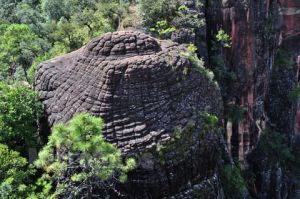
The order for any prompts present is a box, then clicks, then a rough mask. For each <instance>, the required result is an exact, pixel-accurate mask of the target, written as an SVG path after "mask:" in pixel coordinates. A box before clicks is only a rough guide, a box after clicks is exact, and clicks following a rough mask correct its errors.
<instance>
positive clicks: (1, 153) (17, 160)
mask: <svg viewBox="0 0 300 199" xmlns="http://www.w3.org/2000/svg"><path fill="white" fill-rule="evenodd" d="M33 173H34V170H33V169H32V168H31V167H29V166H28V162H27V160H26V159H25V158H23V157H21V156H20V154H19V153H18V152H16V151H12V150H10V149H9V148H8V147H7V146H6V145H3V144H0V198H3V199H6V198H11V199H14V198H16V199H17V198H23V197H24V195H26V194H27V192H28V191H29V186H28V184H30V183H31V175H32V174H33Z"/></svg>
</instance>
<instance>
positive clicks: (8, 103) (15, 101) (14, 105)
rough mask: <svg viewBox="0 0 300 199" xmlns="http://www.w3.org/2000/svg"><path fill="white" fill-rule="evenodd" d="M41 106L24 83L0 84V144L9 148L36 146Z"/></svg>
mask: <svg viewBox="0 0 300 199" xmlns="http://www.w3.org/2000/svg"><path fill="white" fill-rule="evenodd" d="M41 113H42V104H41V103H40V102H39V100H38V96H37V93H36V92H34V91H33V90H31V89H30V87H29V85H28V84H26V83H21V82H19V83H15V84H8V83H6V82H0V142H2V143H5V144H7V145H8V146H9V147H16V146H21V147H25V146H26V147H29V146H34V145H36V144H37V136H38V132H37V131H38V128H37V122H38V119H39V118H40V116H41Z"/></svg>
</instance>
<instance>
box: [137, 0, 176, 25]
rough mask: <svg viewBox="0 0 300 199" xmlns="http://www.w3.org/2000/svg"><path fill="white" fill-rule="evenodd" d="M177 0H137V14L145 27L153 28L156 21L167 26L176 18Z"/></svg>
mask: <svg viewBox="0 0 300 199" xmlns="http://www.w3.org/2000/svg"><path fill="white" fill-rule="evenodd" d="M178 7H179V1H178V0H139V12H140V15H141V17H142V18H143V24H144V25H145V26H146V27H155V26H156V23H157V22H158V21H164V20H166V22H167V23H168V24H169V23H170V22H171V21H172V20H173V18H174V16H176V12H177V8H178Z"/></svg>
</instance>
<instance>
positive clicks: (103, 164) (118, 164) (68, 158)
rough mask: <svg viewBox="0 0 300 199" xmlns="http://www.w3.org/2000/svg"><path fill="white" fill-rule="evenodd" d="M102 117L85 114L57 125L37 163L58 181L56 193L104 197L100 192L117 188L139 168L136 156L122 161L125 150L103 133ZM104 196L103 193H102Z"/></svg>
mask: <svg viewBox="0 0 300 199" xmlns="http://www.w3.org/2000/svg"><path fill="white" fill-rule="evenodd" d="M102 128H103V121H102V119H101V118H96V117H93V116H90V115H88V114H86V113H81V114H78V115H76V116H74V117H73V118H72V119H71V120H70V121H69V123H68V124H67V125H64V124H62V123H61V124H57V125H55V126H54V128H53V132H52V134H51V136H50V137H49V142H48V144H47V145H46V146H45V147H44V149H43V150H42V151H41V152H40V153H39V159H38V160H37V162H36V165H37V166H38V167H40V168H43V169H44V170H45V171H46V172H47V173H49V174H50V175H51V177H52V178H54V180H55V181H56V184H57V187H56V190H55V193H54V194H53V195H52V196H59V197H64V196H68V197H71V198H76V196H78V195H80V196H86V198H91V197H100V196H99V195H97V194H98V193H97V191H99V190H102V191H105V190H108V189H113V187H114V184H115V183H116V180H119V181H121V182H123V181H125V180H126V173H127V172H128V171H130V170H132V169H133V168H134V167H135V161H134V159H132V158H129V159H127V160H126V163H125V164H124V163H123V162H122V157H121V152H120V150H119V149H117V147H115V146H114V145H113V144H110V143H108V142H106V141H105V139H104V137H103V135H102ZM102 196H103V193H102Z"/></svg>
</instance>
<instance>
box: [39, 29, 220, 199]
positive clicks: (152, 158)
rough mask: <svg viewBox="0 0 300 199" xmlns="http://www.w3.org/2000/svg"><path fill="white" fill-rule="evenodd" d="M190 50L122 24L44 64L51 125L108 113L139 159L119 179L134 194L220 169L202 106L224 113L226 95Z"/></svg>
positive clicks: (162, 190) (115, 137) (108, 131)
mask: <svg viewBox="0 0 300 199" xmlns="http://www.w3.org/2000/svg"><path fill="white" fill-rule="evenodd" d="M185 51H186V49H185V48H184V47H183V46H180V45H178V44H177V43H173V42H171V41H160V40H156V39H154V38H152V37H150V36H148V35H146V34H143V33H139V32H115V33H108V34H105V35H104V36H102V37H99V38H96V39H94V40H92V41H91V42H89V43H88V44H87V45H86V46H84V47H82V48H81V49H79V50H77V51H75V52H72V53H70V54H67V55H63V56H60V57H57V58H54V59H52V60H49V61H46V62H44V63H42V64H41V65H40V66H39V67H38V70H37V75H36V80H35V88H36V90H37V91H38V92H39V95H40V99H41V100H42V102H43V103H44V105H45V111H46V113H47V118H48V123H49V125H50V127H51V126H53V125H54V124H55V123H57V122H67V121H68V120H69V119H70V118H71V117H72V116H73V115H74V114H75V113H78V112H88V113H91V114H93V115H96V116H101V117H103V119H104V121H105V123H106V125H105V129H104V135H105V137H106V139H107V140H108V141H110V142H112V143H115V144H116V145H117V146H118V147H119V148H120V149H121V150H122V152H123V154H124V156H129V155H130V156H132V155H133V156H135V157H136V158H137V160H138V161H139V167H138V168H137V169H136V170H135V171H134V172H132V173H130V175H129V179H128V182H127V183H126V184H125V185H122V186H120V187H119V189H120V190H121V191H122V192H123V193H125V194H127V197H129V198H162V197H163V196H169V195H172V194H176V193H177V192H178V191H180V190H182V189H184V188H186V185H188V184H194V183H199V182H201V180H203V179H204V178H207V177H211V176H213V175H214V172H215V167H216V162H217V151H216V144H217V136H215V134H214V133H205V132H204V131H203V126H204V125H205V124H204V121H203V118H202V116H201V114H200V113H201V112H208V113H211V114H215V115H217V116H220V115H221V113H222V99H221V95H220V91H219V89H218V86H217V85H216V84H215V83H214V82H213V81H212V80H211V79H210V78H209V77H208V76H206V75H205V73H203V72H202V73H201V72H198V71H199V70H197V69H196V67H197V66H195V65H193V64H192V62H191V61H189V59H188V58H187V57H185V56H183V55H182V53H183V52H185ZM201 70H203V69H201ZM175 131H176V133H175ZM178 134H179V137H180V138H179V139H178ZM176 135H177V137H176ZM175 137H176V138H175Z"/></svg>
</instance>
